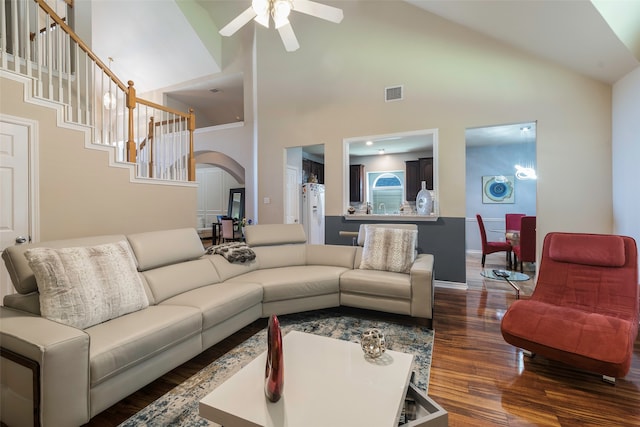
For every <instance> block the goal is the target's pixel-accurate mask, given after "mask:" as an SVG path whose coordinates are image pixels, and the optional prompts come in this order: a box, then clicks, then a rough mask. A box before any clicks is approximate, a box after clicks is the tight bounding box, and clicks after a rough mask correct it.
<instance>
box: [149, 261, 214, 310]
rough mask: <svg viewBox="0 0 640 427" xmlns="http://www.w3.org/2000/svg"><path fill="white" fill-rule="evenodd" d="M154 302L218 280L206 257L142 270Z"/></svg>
mask: <svg viewBox="0 0 640 427" xmlns="http://www.w3.org/2000/svg"><path fill="white" fill-rule="evenodd" d="M142 275H143V276H144V278H145V280H146V281H147V286H149V289H151V293H152V294H153V301H154V302H155V303H156V304H159V303H161V302H162V301H164V300H166V299H168V298H171V297H173V296H176V295H178V294H181V293H184V292H187V291H190V290H192V289H197V288H201V287H202V286H206V285H211V284H214V283H218V282H220V276H218V272H217V271H216V269H215V267H214V266H213V264H211V262H210V261H209V260H208V259H207V258H200V259H197V260H192V261H185V262H179V263H176V264H171V265H165V266H163V267H158V268H153V269H150V270H146V271H144V272H142Z"/></svg>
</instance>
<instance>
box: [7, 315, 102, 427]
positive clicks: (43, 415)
mask: <svg viewBox="0 0 640 427" xmlns="http://www.w3.org/2000/svg"><path fill="white" fill-rule="evenodd" d="M0 348H1V349H2V351H3V355H2V366H3V368H7V367H12V368H13V369H2V375H1V382H2V384H1V390H2V396H1V398H0V400H1V401H2V411H0V414H2V415H1V416H2V421H3V422H4V423H6V424H8V425H13V424H15V425H25V424H27V423H29V424H32V423H33V412H26V413H25V412H24V409H25V408H29V409H30V408H31V407H32V406H34V405H36V406H37V400H38V399H39V408H36V411H37V412H36V413H37V414H38V413H39V418H40V423H39V424H40V425H81V424H84V423H86V422H88V421H89V419H90V411H89V336H88V335H87V334H86V333H85V332H84V331H82V330H79V329H76V328H73V327H71V326H67V325H63V324H60V323H56V322H53V321H51V320H48V319H45V318H44V317H40V316H35V315H33V314H30V313H25V312H21V311H18V310H13V309H10V308H6V307H0ZM16 356H17V357H18V359H21V360H23V361H25V360H26V361H28V364H31V365H32V366H35V367H36V369H33V370H31V369H27V368H22V369H17V367H20V366H21V365H22V366H24V364H23V363H16ZM29 361H30V362H29ZM36 364H37V365H36ZM37 372H39V377H38V378H33V377H32V373H37ZM32 384H33V387H31V385H32ZM38 389H39V390H40V393H39V396H36V402H32V401H33V398H34V397H33V395H32V393H33V391H32V390H38ZM12 403H13V404H12ZM62 408H64V409H62ZM16 423H17V424H16Z"/></svg>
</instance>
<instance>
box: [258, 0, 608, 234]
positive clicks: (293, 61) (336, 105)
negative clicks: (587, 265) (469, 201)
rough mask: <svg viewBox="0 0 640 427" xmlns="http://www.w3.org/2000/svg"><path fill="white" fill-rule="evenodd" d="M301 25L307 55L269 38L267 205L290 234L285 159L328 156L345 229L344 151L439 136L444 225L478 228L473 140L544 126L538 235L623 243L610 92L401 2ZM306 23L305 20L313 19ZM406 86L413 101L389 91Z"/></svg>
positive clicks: (262, 213)
mask: <svg viewBox="0 0 640 427" xmlns="http://www.w3.org/2000/svg"><path fill="white" fill-rule="evenodd" d="M334 4H336V5H339V6H340V7H342V8H343V10H344V15H345V19H344V21H343V22H342V23H341V24H339V25H334V24H329V23H326V22H324V21H321V20H319V19H313V18H307V17H300V19H299V20H297V21H295V22H296V23H298V24H294V30H295V31H296V34H297V35H298V39H299V42H300V45H301V47H300V49H299V50H298V51H297V52H294V53H286V52H285V50H284V48H283V47H282V43H281V41H280V39H279V37H278V34H277V32H275V31H262V30H261V31H258V39H257V64H258V65H257V76H258V81H257V89H258V97H257V100H258V117H259V122H258V133H257V138H258V158H259V163H258V168H259V170H258V182H259V189H258V193H259V194H258V200H259V201H262V200H263V198H264V197H269V198H270V199H271V202H272V203H271V204H269V205H266V204H262V203H260V204H259V219H260V221H261V222H263V223H276V222H282V211H283V207H282V206H283V201H282V199H283V185H282V182H283V179H282V177H283V170H284V157H283V150H284V149H285V148H286V147H290V146H299V145H312V144H325V155H326V158H325V168H326V169H325V171H326V172H325V176H326V186H327V206H326V212H327V215H341V214H342V213H343V212H344V210H345V207H344V206H342V188H343V186H342V182H343V181H342V180H343V179H344V177H343V171H344V165H343V153H342V150H343V148H342V146H343V139H344V138H349V137H355V136H361V135H373V134H386V133H394V132H403V131H411V130H419V129H431V128H437V129H439V147H438V150H439V169H438V170H439V176H438V179H439V189H440V191H439V197H440V209H441V215H442V216H445V217H464V216H465V177H464V173H465V128H467V127H477V126H484V125H496V124H506V123H515V122H525V121H537V129H538V141H537V142H538V144H537V147H538V153H537V163H538V168H539V170H538V176H539V181H538V196H537V200H538V207H537V211H538V216H539V232H538V235H539V237H540V236H544V234H546V233H547V232H549V231H552V230H567V231H580V230H583V231H584V230H588V231H593V232H611V229H612V209H611V87H610V86H609V85H606V84H603V83H599V82H596V81H594V80H591V79H589V78H586V77H582V76H581V75H579V74H576V73H574V72H572V71H568V70H566V69H563V68H561V67H559V66H556V65H554V64H551V63H549V62H546V61H543V60H540V59H537V58H535V57H531V56H529V55H526V54H524V53H522V52H520V51H517V50H514V49H512V48H510V47H507V46H505V45H502V44H500V43H498V42H496V41H493V40H492V39H489V38H487V37H484V36H482V35H480V34H478V33H475V32H473V31H471V30H468V29H465V28H463V27H460V26H457V25H455V24H452V23H450V22H448V21H446V20H444V19H441V18H439V17H437V16H435V15H431V14H429V13H428V12H425V11H422V10H420V9H417V8H415V7H413V6H411V5H409V4H406V3H404V2H399V1H376V0H372V1H368V2H339V3H334ZM303 18H304V19H303ZM394 85H404V91H405V92H404V95H405V98H404V100H403V101H399V102H389V103H385V102H384V99H383V94H384V88H385V87H387V86H394Z"/></svg>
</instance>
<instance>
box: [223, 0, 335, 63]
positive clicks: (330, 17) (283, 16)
mask: <svg viewBox="0 0 640 427" xmlns="http://www.w3.org/2000/svg"><path fill="white" fill-rule="evenodd" d="M292 10H294V11H297V12H300V13H305V14H307V15H311V16H315V17H316V18H320V19H325V20H327V21H330V22H335V23H336V24H338V23H340V22H341V21H342V18H343V15H342V9H338V8H337V7H333V6H327V5H325V4H322V3H317V2H314V1H311V0H252V2H251V6H249V7H248V8H247V9H246V10H245V11H244V12H242V13H241V14H240V15H238V16H237V17H236V18H235V19H233V20H232V21H231V22H229V23H228V24H227V25H226V26H225V27H224V28H223V29H221V30H220V34H221V35H223V36H227V37H229V36H231V35H233V34H234V33H235V32H236V31H238V30H239V29H240V28H242V27H243V26H244V25H245V24H247V23H248V22H249V21H251V20H252V19H254V20H255V21H256V22H257V23H259V24H261V25H263V26H265V27H266V28H269V22H270V18H273V23H274V24H275V27H276V29H277V30H278V33H280V38H281V39H282V43H284V47H285V49H286V50H287V52H293V51H295V50H297V49H298V48H299V47H300V44H299V43H298V39H297V38H296V35H295V33H294V32H293V27H291V23H290V22H289V14H290V13H291V11H292Z"/></svg>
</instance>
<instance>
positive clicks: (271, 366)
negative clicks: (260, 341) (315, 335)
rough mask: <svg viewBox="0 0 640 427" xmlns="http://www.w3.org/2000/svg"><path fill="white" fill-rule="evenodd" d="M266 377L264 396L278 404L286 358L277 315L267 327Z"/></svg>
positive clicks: (282, 385) (270, 319) (272, 316)
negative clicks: (283, 353) (283, 352)
mask: <svg viewBox="0 0 640 427" xmlns="http://www.w3.org/2000/svg"><path fill="white" fill-rule="evenodd" d="M264 376H265V381H264V394H265V395H266V396H267V399H269V400H270V401H272V402H277V401H278V400H280V398H281V397H282V389H283V388H284V357H283V355H282V332H280V322H279V321H278V317H276V315H275V314H274V315H271V317H270V318H269V325H268V326H267V366H266V369H265V374H264Z"/></svg>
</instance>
